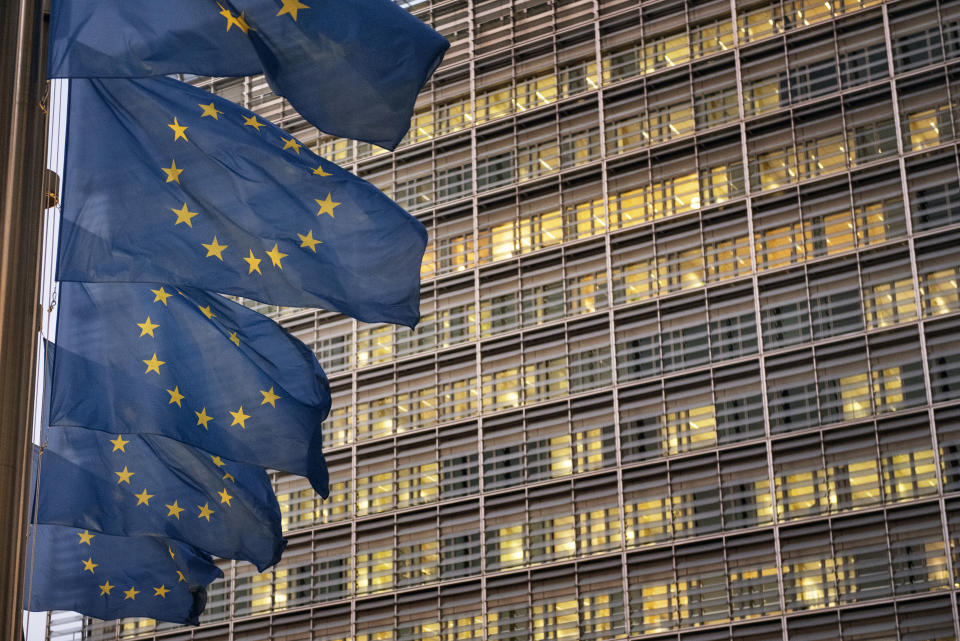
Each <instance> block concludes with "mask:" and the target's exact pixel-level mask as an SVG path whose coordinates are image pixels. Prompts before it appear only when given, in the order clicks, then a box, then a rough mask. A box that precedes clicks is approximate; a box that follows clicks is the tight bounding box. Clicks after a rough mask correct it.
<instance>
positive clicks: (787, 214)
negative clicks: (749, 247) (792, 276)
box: [753, 194, 808, 270]
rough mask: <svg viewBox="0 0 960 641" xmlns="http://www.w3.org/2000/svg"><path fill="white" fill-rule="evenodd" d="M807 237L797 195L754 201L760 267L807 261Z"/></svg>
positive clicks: (767, 267) (754, 240) (754, 226)
mask: <svg viewBox="0 0 960 641" xmlns="http://www.w3.org/2000/svg"><path fill="white" fill-rule="evenodd" d="M807 240H808V238H807V234H804V232H803V227H802V226H801V223H800V208H799V205H798V203H797V201H796V197H795V196H793V195H792V194H790V195H789V196H787V197H784V198H780V199H778V200H773V201H765V202H764V201H759V202H755V203H754V209H753V242H754V249H755V251H756V254H757V269H758V270H760V269H773V268H775V267H783V266H784V265H790V264H793V263H799V262H802V261H804V260H806V253H807V242H806V241H807Z"/></svg>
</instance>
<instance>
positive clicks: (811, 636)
mask: <svg viewBox="0 0 960 641" xmlns="http://www.w3.org/2000/svg"><path fill="white" fill-rule="evenodd" d="M578 570H579V571H578V573H577V578H578V579H581V581H583V580H589V581H596V582H597V583H598V584H599V588H600V589H599V590H595V589H594V586H595V584H594V583H580V584H579V585H580V589H579V591H578V592H577V594H576V596H575V598H569V599H567V600H566V601H553V602H551V601H546V600H543V599H539V598H538V599H537V600H536V602H533V601H531V602H530V603H528V604H527V605H526V606H524V607H520V608H516V609H514V610H508V609H506V608H507V607H511V606H512V605H513V604H511V603H509V602H508V601H507V600H506V599H504V605H505V608H504V609H503V610H498V611H497V612H496V613H495V614H496V616H495V617H493V616H491V615H493V614H494V613H493V612H491V613H489V614H488V618H487V621H488V624H489V625H491V629H495V630H496V632H494V634H495V635H496V638H497V639H500V640H502V641H508V640H511V641H512V640H513V639H517V640H518V641H519V640H521V639H522V640H523V641H528V640H529V639H531V638H534V639H568V638H569V639H582V640H583V641H600V640H604V639H622V638H626V637H627V634H626V631H625V630H626V619H625V618H624V614H625V611H624V608H623V605H622V604H623V598H622V594H613V593H611V594H606V593H605V591H606V590H607V589H608V586H607V584H606V582H605V581H604V580H603V577H605V576H609V579H610V581H611V583H612V582H614V581H616V580H617V578H618V577H617V574H618V570H617V569H616V568H613V569H612V570H611V571H610V572H606V571H605V569H604V568H603V567H597V568H594V567H593V566H584V565H581V566H580V567H579V568H578ZM581 577H582V578H581ZM542 584H543V581H542V580H540V578H539V577H536V576H533V577H531V583H530V584H529V586H530V587H531V588H532V587H533V586H536V587H541V586H542ZM511 587H512V586H511ZM611 587H612V586H611ZM493 588H495V589H497V590H501V589H502V586H500V585H494V586H493ZM490 591H491V587H488V589H487V593H488V594H490ZM483 594H484V592H483V590H482V588H481V586H480V585H478V584H465V585H463V586H461V587H457V588H450V589H447V588H444V589H441V590H440V591H439V592H433V591H431V592H429V593H413V594H407V595H402V596H400V597H398V600H397V601H396V603H395V604H394V603H391V602H389V601H384V600H382V599H371V600H369V601H363V602H360V603H359V604H358V606H359V607H358V611H357V613H356V614H357V618H356V623H355V624H354V626H351V624H350V608H349V607H348V606H330V607H325V608H321V609H314V610H312V611H310V610H294V611H290V612H280V613H277V614H275V615H274V616H272V617H261V618H258V619H254V620H251V621H245V622H242V623H238V624H237V625H236V628H233V627H231V628H228V627H227V626H226V625H223V626H217V625H210V626H205V627H204V628H202V629H201V630H199V631H198V636H197V637H196V638H201V637H200V635H202V638H203V639H206V640H208V641H227V640H228V639H230V638H237V637H232V636H231V631H233V630H235V631H236V632H238V633H240V634H244V635H247V636H248V637H250V638H256V639H267V638H270V639H284V640H285V641H463V640H464V639H475V638H480V636H481V635H482V631H483V625H484V623H485V621H484V616H483V612H482V611H481V609H480V599H481V598H482V596H483ZM558 596H559V598H566V597H567V596H569V595H568V593H563V592H561V593H559V595H558ZM208 607H209V606H208ZM574 608H575V609H576V610H577V612H573V613H571V612H570V610H571V609H574ZM502 612H505V613H506V614H507V617H505V619H506V620H507V621H508V623H507V624H506V625H501V620H502V619H501V613H502ZM75 616H76V615H69V614H67V613H55V614H54V616H53V621H52V627H54V629H57V628H62V629H67V630H69V629H71V627H72V626H71V624H74V623H75ZM217 620H218V619H217ZM574 623H576V625H574ZM508 626H512V629H510V628H509V627H508ZM781 626H782V622H781V620H780V619H779V618H770V619H761V620H760V621H755V622H738V623H735V624H732V625H724V626H722V627H720V626H715V627H712V628H711V629H710V630H709V631H706V632H704V631H690V632H674V633H670V634H667V633H661V634H653V633H650V634H646V633H642V635H643V638H644V639H651V641H654V640H656V641H667V640H669V641H704V640H705V639H707V640H709V641H782V639H783V638H784V634H785V632H784V631H783V629H782V627H781ZM169 627H170V626H169V625H168V624H160V625H156V624H155V623H154V622H153V621H150V620H142V621H131V620H125V621H124V622H122V623H121V624H120V625H119V626H117V625H116V623H115V622H113V621H110V622H99V621H91V622H90V623H89V625H88V628H87V629H88V631H89V633H90V636H89V639H90V640H91V641H112V640H114V639H126V638H130V637H133V636H136V635H151V634H152V633H154V632H155V631H163V630H166V629H168V628H169ZM505 628H506V629H505ZM786 628H787V629H786V634H787V635H789V638H791V639H803V640H804V641H841V640H842V641H878V640H879V639H884V640H886V639H898V638H899V639H904V640H910V641H954V640H955V639H956V636H955V633H954V629H953V608H952V606H951V604H950V598H949V596H947V595H937V596H925V597H920V598H910V597H904V598H901V599H897V600H896V601H891V602H889V603H882V604H876V605H867V606H858V607H849V608H844V609H840V610H832V611H820V612H817V613H815V614H806V613H804V614H799V615H793V616H789V617H788V618H787V619H786ZM354 630H355V631H354ZM501 630H503V632H501ZM67 634H69V633H67ZM540 635H542V636H540ZM897 635H899V636H897ZM65 636H66V635H64V636H61V635H58V634H56V633H55V634H53V635H52V636H51V639H52V641H58V640H59V639H63V638H65ZM630 636H631V637H636V636H639V635H636V634H635V633H631V635H630ZM66 638H72V637H66ZM147 638H153V637H149V636H148V637H147ZM164 638H165V637H164ZM244 638H246V637H244Z"/></svg>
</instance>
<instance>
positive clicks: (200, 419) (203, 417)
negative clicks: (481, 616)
mask: <svg viewBox="0 0 960 641" xmlns="http://www.w3.org/2000/svg"><path fill="white" fill-rule="evenodd" d="M194 414H196V415H197V425H203V429H208V428H207V423H209V422H210V421H212V420H213V417H212V416H207V408H206V407H204V408H203V409H202V410H200V411H199V412H194Z"/></svg>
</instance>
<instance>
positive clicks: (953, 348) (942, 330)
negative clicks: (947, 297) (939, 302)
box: [926, 320, 960, 403]
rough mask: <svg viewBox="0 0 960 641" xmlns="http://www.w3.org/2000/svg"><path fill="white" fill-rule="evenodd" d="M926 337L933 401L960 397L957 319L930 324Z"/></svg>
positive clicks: (959, 351) (959, 353)
mask: <svg viewBox="0 0 960 641" xmlns="http://www.w3.org/2000/svg"><path fill="white" fill-rule="evenodd" d="M926 339H927V363H928V365H929V368H930V391H931V393H932V395H933V401H934V402H935V403H937V402H942V401H949V400H953V399H956V398H960V337H958V336H957V326H956V321H955V320H953V321H949V320H948V321H941V322H939V323H930V324H928V325H927V326H926Z"/></svg>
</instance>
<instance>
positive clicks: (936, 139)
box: [897, 70, 954, 151]
mask: <svg viewBox="0 0 960 641" xmlns="http://www.w3.org/2000/svg"><path fill="white" fill-rule="evenodd" d="M897 94H898V96H899V98H900V124H901V127H902V132H901V133H902V136H903V146H904V151H922V150H924V149H929V148H931V147H936V146H939V145H940V144H941V143H944V142H949V141H950V140H953V137H954V134H953V123H952V121H951V118H950V98H949V95H948V92H947V84H946V79H945V78H944V75H943V71H941V70H937V71H935V72H931V73H926V74H923V75H922V76H919V77H913V78H910V79H909V80H907V81H904V82H901V83H899V84H898V86H897Z"/></svg>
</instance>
